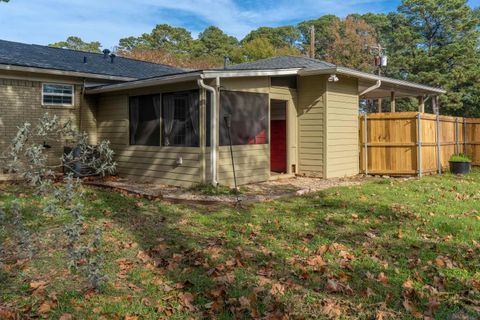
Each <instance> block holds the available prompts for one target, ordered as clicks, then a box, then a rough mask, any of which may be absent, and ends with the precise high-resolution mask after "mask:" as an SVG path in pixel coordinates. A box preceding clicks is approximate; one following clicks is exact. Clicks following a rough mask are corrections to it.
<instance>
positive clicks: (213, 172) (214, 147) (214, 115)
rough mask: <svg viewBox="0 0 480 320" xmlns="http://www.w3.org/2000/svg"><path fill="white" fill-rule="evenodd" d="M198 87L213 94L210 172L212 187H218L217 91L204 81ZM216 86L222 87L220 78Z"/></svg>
mask: <svg viewBox="0 0 480 320" xmlns="http://www.w3.org/2000/svg"><path fill="white" fill-rule="evenodd" d="M197 83H198V86H199V87H201V88H204V89H205V90H208V91H210V92H211V93H212V106H211V113H210V117H211V119H210V172H211V175H212V185H213V186H214V187H216V186H217V185H218V181H217V121H216V119H217V90H216V88H214V87H211V86H207V85H206V84H205V83H204V82H203V78H202V79H198V80H197ZM215 86H216V87H217V88H218V87H220V78H219V77H217V78H215Z"/></svg>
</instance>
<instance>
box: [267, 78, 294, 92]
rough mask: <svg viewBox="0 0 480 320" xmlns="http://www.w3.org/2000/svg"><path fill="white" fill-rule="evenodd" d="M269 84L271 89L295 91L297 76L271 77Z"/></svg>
mask: <svg viewBox="0 0 480 320" xmlns="http://www.w3.org/2000/svg"><path fill="white" fill-rule="evenodd" d="M270 84H271V86H272V87H284V88H290V89H297V76H286V77H271V78H270Z"/></svg>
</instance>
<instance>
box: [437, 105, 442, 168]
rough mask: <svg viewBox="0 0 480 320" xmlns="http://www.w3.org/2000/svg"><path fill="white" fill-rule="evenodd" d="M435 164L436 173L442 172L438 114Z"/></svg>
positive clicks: (438, 117)
mask: <svg viewBox="0 0 480 320" xmlns="http://www.w3.org/2000/svg"><path fill="white" fill-rule="evenodd" d="M436 120H437V166H438V174H442V155H441V152H442V149H441V148H442V145H441V141H440V116H439V115H438V114H437V119H436Z"/></svg>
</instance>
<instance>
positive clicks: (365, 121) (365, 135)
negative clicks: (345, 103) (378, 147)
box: [363, 111, 368, 176]
mask: <svg viewBox="0 0 480 320" xmlns="http://www.w3.org/2000/svg"><path fill="white" fill-rule="evenodd" d="M367 125H368V119H367V111H365V112H364V113H363V149H364V150H363V158H364V160H363V162H364V163H365V164H364V165H365V175H366V176H368V129H367Z"/></svg>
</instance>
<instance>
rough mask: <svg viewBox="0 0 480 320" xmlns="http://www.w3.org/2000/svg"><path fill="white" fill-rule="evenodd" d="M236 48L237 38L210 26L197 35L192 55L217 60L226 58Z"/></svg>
mask: <svg viewBox="0 0 480 320" xmlns="http://www.w3.org/2000/svg"><path fill="white" fill-rule="evenodd" d="M237 46H238V40H237V38H235V37H233V36H229V35H227V34H226V33H224V32H223V31H222V30H221V29H219V28H218V27H215V26H210V27H208V28H206V29H205V30H203V31H202V32H201V33H200V34H199V35H198V40H196V41H195V43H194V45H193V54H194V55H195V56H197V57H199V56H211V57H215V58H217V59H219V58H223V57H224V56H228V55H229V54H230V52H232V50H234V49H235V47H237Z"/></svg>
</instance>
